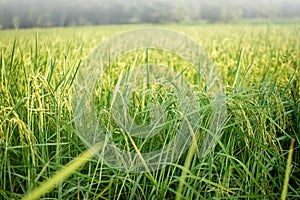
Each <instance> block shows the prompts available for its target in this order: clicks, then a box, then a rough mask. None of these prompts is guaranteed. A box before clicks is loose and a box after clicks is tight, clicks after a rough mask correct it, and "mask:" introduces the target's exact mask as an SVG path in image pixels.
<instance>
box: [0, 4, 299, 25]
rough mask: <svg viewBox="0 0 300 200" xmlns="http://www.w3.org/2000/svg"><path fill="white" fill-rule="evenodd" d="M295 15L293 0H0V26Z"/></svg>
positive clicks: (277, 17)
mask: <svg viewBox="0 0 300 200" xmlns="http://www.w3.org/2000/svg"><path fill="white" fill-rule="evenodd" d="M299 17H300V1H299V0H252V1H251V0H126V1H125V0H109V1H108V0H64V1H63V0H0V29H7V28H29V27H52V26H78V25H99V24H135V23H193V22H202V21H204V22H211V23H214V22H225V23H226V22H229V21H232V20H240V19H290V18H296V19H299Z"/></svg>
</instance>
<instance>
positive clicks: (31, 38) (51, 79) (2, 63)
mask: <svg viewBox="0 0 300 200" xmlns="http://www.w3.org/2000/svg"><path fill="white" fill-rule="evenodd" d="M142 27H144V26H143V25H136V26H133V25H131V26H129V25H124V26H99V27H76V28H47V29H24V30H3V31H0V199H20V198H22V197H24V195H25V194H26V193H27V192H29V191H33V190H34V189H35V188H37V186H40V185H43V184H44V183H45V181H47V180H50V183H52V184H54V185H55V187H53V188H51V187H50V186H49V185H46V187H45V188H42V190H34V192H36V193H35V194H37V192H40V193H42V195H43V196H42V198H45V199H229V198H234V199H252V198H253V199H280V198H282V199H285V198H288V199H298V198H299V197H300V91H299V88H300V69H299V66H300V29H299V25H296V24H280V25H279V24H278V25H276V24H203V25H168V26H167V25H165V26H164V27H167V28H170V29H173V30H175V31H179V32H181V33H184V34H186V35H187V36H189V37H191V38H192V39H194V40H195V41H197V42H198V43H199V44H200V45H201V46H202V47H203V48H204V49H205V50H206V51H207V53H208V55H209V56H210V57H211V59H212V60H213V61H214V64H215V66H216V68H217V69H218V70H219V71H220V73H221V75H222V79H223V85H224V90H225V94H226V106H227V120H226V124H225V125H224V129H223V134H222V137H221V138H220V140H219V141H218V142H217V144H216V146H215V148H214V149H213V151H211V152H210V153H209V154H208V155H206V156H204V157H200V156H199V155H198V153H197V152H198V151H197V149H195V148H194V146H193V145H192V146H191V148H190V149H189V151H188V152H186V153H185V154H184V155H183V156H181V157H180V159H178V160H176V162H175V163H173V164H170V165H168V166H166V167H163V168H162V169H159V170H156V171H151V172H147V173H128V172H123V171H118V170H116V169H114V168H111V167H109V166H107V165H106V164H104V163H102V162H101V161H100V160H98V159H97V158H96V157H90V156H89V155H88V154H84V155H83V156H86V157H88V160H87V161H84V162H86V163H84V164H82V165H80V166H78V167H77V169H75V170H72V166H71V167H70V165H67V163H69V162H70V161H73V160H74V159H75V158H76V157H78V156H79V155H80V154H81V153H83V152H86V146H85V144H84V142H83V141H82V140H81V139H80V137H79V134H78V131H77V129H76V125H75V122H74V113H73V110H72V96H73V94H74V93H73V92H74V85H75V82H76V75H77V73H76V72H77V70H78V69H80V67H81V66H82V64H83V63H84V61H85V59H86V58H87V57H88V55H89V54H90V53H91V52H92V50H93V49H94V48H95V47H97V46H98V45H99V44H100V43H101V42H103V41H105V40H107V39H109V38H110V37H112V36H114V35H115V34H118V33H121V32H123V31H127V30H131V29H134V28H142ZM175 57H176V56H174V55H172V54H170V53H164V52H161V51H154V50H153V51H151V52H149V57H148V54H147V62H149V63H150V62H159V63H163V64H165V65H168V66H169V67H170V68H173V69H174V70H175V71H178V72H181V71H183V69H185V68H184V66H186V65H188V64H186V63H185V61H184V59H175ZM135 59H136V60H135ZM133 63H134V64H133ZM141 64H147V63H145V54H144V53H143V52H140V51H136V52H135V51H134V52H131V53H130V54H128V55H127V54H126V55H123V57H122V58H121V59H120V60H117V61H115V62H114V63H112V64H111V67H110V68H109V69H107V73H106V76H104V78H105V79H104V80H101V83H102V88H101V89H98V91H97V92H96V93H101V94H102V96H105V97H106V98H105V99H100V98H98V100H97V101H96V102H97V103H98V104H96V108H97V110H98V112H101V111H103V110H105V109H106V108H108V107H110V102H111V100H112V98H113V95H111V94H112V93H113V91H114V88H115V85H116V84H117V82H118V80H119V78H120V76H121V75H120V74H121V71H122V69H128V68H130V67H132V66H133V67H134V66H138V65H141ZM184 76H185V78H187V79H188V80H190V81H191V84H193V85H195V86H197V78H195V79H193V77H197V73H195V72H194V71H193V70H187V71H184ZM199 87H200V86H199ZM134 95H135V97H134V98H135V99H137V100H136V101H133V102H132V107H131V108H130V109H131V110H130V111H131V112H132V113H133V115H135V120H136V122H137V123H139V124H143V123H144V124H147V123H149V122H148V121H149V117H148V116H147V114H145V113H147V112H145V110H147V106H145V105H146V104H145V98H146V97H145V96H143V94H142V93H141V92H140V93H136V94H134ZM168 95H169V96H168ZM197 95H198V97H199V102H200V103H201V105H203V110H202V111H201V113H202V114H201V117H200V120H199V126H201V127H204V129H205V128H207V127H208V126H209V122H208V121H209V118H210V115H211V107H210V106H209V95H208V93H206V92H205V91H202V90H199V91H198V93H197ZM100 96H101V95H99V96H98V97H100ZM170 96H172V91H167V90H166V91H163V94H162V95H161V96H159V97H160V98H153V96H152V97H151V98H152V100H151V101H153V102H156V103H163V104H164V103H165V104H167V103H170V102H173V101H174V102H175V103H174V111H170V112H169V113H168V116H169V117H168V118H167V119H168V120H169V121H170V123H169V126H166V127H165V128H164V131H162V133H160V134H161V135H162V137H164V139H165V141H167V139H168V137H171V136H172V134H173V132H175V129H176V127H177V126H178V125H179V124H180V114H178V112H176V108H177V106H176V98H175V97H174V96H172V97H170ZM147 98H149V97H147ZM105 111H109V109H107V110H105ZM107 113H108V114H107V115H101V116H102V118H101V120H100V122H101V123H102V124H100V126H102V127H104V128H105V130H106V132H105V133H106V134H112V135H113V142H114V143H116V144H118V145H119V147H122V148H124V149H129V150H131V151H136V149H135V148H133V146H132V145H131V143H130V142H129V143H128V141H127V139H128V138H127V139H126V135H124V131H123V130H122V129H121V128H120V127H117V125H116V124H115V123H114V120H113V119H112V118H111V117H110V116H109V112H107ZM170 116H172V117H170ZM172 127H173V129H172ZM174 127H175V128H174ZM202 132H203V131H200V132H199V134H200V135H201V133H202ZM164 134H167V136H165V135H164ZM160 139H161V138H160V137H154V138H153V139H152V140H150V141H149V142H147V143H146V144H145V145H144V146H143V145H142V144H144V143H143V141H140V140H135V141H136V144H137V145H138V148H142V147H141V146H143V147H144V149H140V150H141V151H151V150H156V149H158V148H161V146H162V145H164V143H163V142H161V140H160ZM198 142H199V146H198V149H200V147H201V142H202V140H201V139H200V140H198ZM289 150H290V151H289ZM77 161H78V160H77ZM79 161H80V160H79ZM73 164H74V162H73ZM75 164H76V162H75ZM77 164H78V162H77ZM61 169H66V171H64V172H63V173H62V174H59V176H60V177H62V176H63V175H67V173H70V176H68V177H66V178H65V179H64V180H62V181H57V180H56V179H53V176H55V174H56V173H57V172H58V171H59V170H61ZM51 178H52V179H51ZM51 181H52V182H51ZM56 183H57V184H56ZM44 186H45V185H44ZM31 194H32V195H33V194H34V193H31Z"/></svg>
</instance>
